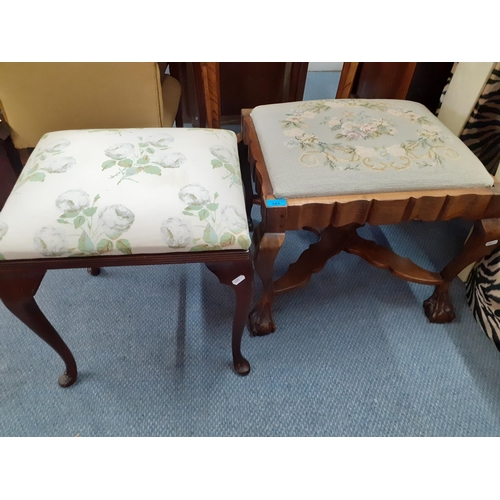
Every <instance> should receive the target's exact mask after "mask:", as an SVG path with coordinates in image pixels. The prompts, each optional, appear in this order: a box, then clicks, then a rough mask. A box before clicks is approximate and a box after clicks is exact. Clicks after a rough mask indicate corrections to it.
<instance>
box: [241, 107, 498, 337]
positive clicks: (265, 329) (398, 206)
mask: <svg viewBox="0 0 500 500" xmlns="http://www.w3.org/2000/svg"><path fill="white" fill-rule="evenodd" d="M250 112H251V110H249V109H244V110H242V135H243V141H244V143H245V144H246V145H247V146H248V160H249V163H250V169H251V171H252V174H253V178H254V181H255V186H256V190H257V200H258V203H259V204H260V206H261V213H262V222H261V223H260V224H259V226H257V228H256V229H255V231H254V234H253V240H252V253H253V259H254V267H255V270H256V272H257V274H258V275H259V277H260V279H261V280H262V284H263V292H262V296H261V298H260V300H259V302H258V303H257V305H256V306H255V307H254V309H253V310H252V311H251V313H250V328H251V331H252V333H253V334H254V335H267V334H269V333H271V332H274V331H275V329H276V324H275V321H274V318H273V311H272V306H273V300H274V296H275V295H278V294H280V293H284V292H287V291H290V290H294V289H296V288H299V287H302V286H304V285H305V284H306V283H307V282H308V281H309V279H310V278H311V276H312V274H313V273H317V272H319V271H321V269H323V267H324V266H325V264H326V262H327V261H328V259H330V258H331V257H333V256H334V255H336V254H338V253H340V252H341V251H345V252H348V253H352V254H356V255H358V256H360V257H362V258H363V259H365V260H366V261H368V262H369V263H370V264H372V265H374V266H376V267H379V268H382V269H388V270H389V271H390V272H391V273H393V274H394V275H396V276H398V277H399V278H402V279H404V280H406V281H412V282H414V283H420V284H426V285H434V286H435V289H434V293H433V294H432V295H431V297H430V298H429V299H427V300H426V301H425V302H424V311H425V314H426V316H427V318H428V319H429V321H431V322H433V323H447V322H450V321H452V320H453V319H454V318H455V313H454V310H453V306H452V304H451V301H450V298H449V296H448V289H449V286H450V283H451V281H452V280H453V279H454V278H455V277H456V276H457V275H458V273H460V272H461V271H462V270H463V269H464V268H465V267H467V266H468V265H469V264H470V263H472V262H475V261H476V260H479V259H480V258H481V257H483V256H485V255H487V254H488V253H490V252H491V251H492V250H493V248H494V247H495V246H497V245H498V244H499V240H500V219H499V217H500V183H499V182H497V181H496V180H495V181H496V182H495V185H494V186H493V187H491V188H476V189H453V190H435V191H408V192H394V193H376V194H359V195H341V196H325V197H315V198H291V199H288V200H287V204H286V206H275V207H268V206H267V205H268V201H269V200H274V199H276V197H275V196H274V193H273V188H272V185H271V182H270V179H269V175H268V172H267V168H266V164H265V161H264V157H263V155H262V151H261V148H260V145H259V140H258V138H257V133H256V131H255V128H254V124H253V121H252V118H251V116H250ZM458 217H461V218H464V219H469V220H472V221H474V229H473V231H472V234H471V235H470V237H469V239H468V240H467V242H466V243H465V245H464V246H463V248H462V250H461V251H460V252H459V254H458V255H457V256H456V257H455V258H453V259H452V260H451V261H450V262H449V264H448V265H447V266H446V267H445V268H444V269H443V270H442V271H441V272H440V273H436V272H431V271H427V270H425V269H423V268H421V267H419V266H417V265H416V264H414V263H413V262H412V261H411V260H410V259H408V258H403V257H401V256H399V255H397V254H396V253H394V252H393V251H392V250H391V249H389V248H386V247H383V246H381V245H378V244H377V243H375V242H373V241H369V240H365V239H363V238H361V237H360V236H359V235H358V234H357V232H356V230H357V229H358V228H359V227H362V226H363V225H364V224H366V223H370V224H372V225H381V224H398V223H400V222H406V221H411V220H421V221H438V220H443V221H446V220H450V219H454V218H458ZM303 228H318V229H321V232H320V233H319V241H317V242H316V243H314V244H312V245H310V246H309V248H308V249H306V250H305V251H304V252H303V253H302V254H301V256H300V257H299V259H298V260H297V261H296V262H295V263H293V264H291V265H290V266H289V268H288V271H287V272H286V273H285V274H284V275H283V276H282V277H281V278H279V279H278V280H276V281H274V276H273V273H274V262H275V260H276V257H277V255H278V253H279V250H280V248H281V246H282V244H283V242H284V240H285V232H286V231H291V230H298V229H303Z"/></svg>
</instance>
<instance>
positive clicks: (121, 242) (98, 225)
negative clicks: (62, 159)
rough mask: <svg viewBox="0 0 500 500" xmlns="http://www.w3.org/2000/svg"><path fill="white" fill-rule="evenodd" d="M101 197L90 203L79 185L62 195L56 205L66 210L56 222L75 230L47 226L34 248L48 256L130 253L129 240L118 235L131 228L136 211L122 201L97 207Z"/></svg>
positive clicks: (63, 210) (36, 238)
mask: <svg viewBox="0 0 500 500" xmlns="http://www.w3.org/2000/svg"><path fill="white" fill-rule="evenodd" d="M99 199H100V196H99V195H96V196H95V197H94V199H93V201H92V205H90V195H89V194H88V193H87V192H85V191H83V190H80V189H73V190H70V191H66V192H64V193H62V194H61V195H59V196H58V198H57V199H56V201H55V205H56V206H57V208H59V209H60V210H61V211H62V212H63V213H62V214H61V215H60V216H59V218H58V219H57V220H56V222H57V223H58V224H61V225H62V226H67V225H71V226H72V227H73V229H74V230H75V231H76V232H74V231H71V230H69V229H68V230H66V229H64V228H63V227H57V226H45V227H43V228H41V229H40V230H39V231H38V232H37V233H36V234H35V236H34V240H33V243H34V246H35V249H36V250H37V251H38V252H39V253H41V254H42V255H44V256H46V257H81V256H91V255H103V254H105V253H109V252H112V251H113V249H114V248H116V250H117V251H119V252H121V253H124V254H127V255H128V254H131V253H132V247H131V245H130V242H129V241H128V240H125V239H118V238H120V237H121V236H122V234H123V233H125V232H126V231H128V230H129V229H130V227H131V226H132V224H133V223H134V220H135V215H134V214H133V213H132V212H131V211H130V210H129V209H128V208H127V207H125V206H123V205H109V206H106V207H102V208H101V209H100V210H98V208H99V207H98V206H96V203H97V202H98V200H99ZM0 230H1V226H0ZM0 234H1V231H0ZM114 240H117V241H116V243H115V241H114Z"/></svg>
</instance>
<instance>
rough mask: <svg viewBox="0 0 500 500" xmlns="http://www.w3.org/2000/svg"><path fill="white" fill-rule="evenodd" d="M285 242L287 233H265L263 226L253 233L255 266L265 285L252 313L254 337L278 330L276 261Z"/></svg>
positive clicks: (251, 321) (251, 327)
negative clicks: (275, 279) (275, 282)
mask: <svg viewBox="0 0 500 500" xmlns="http://www.w3.org/2000/svg"><path fill="white" fill-rule="evenodd" d="M284 241H285V233H264V229H263V226H262V224H259V225H258V226H257V228H256V229H255V231H254V233H253V248H254V257H253V259H254V266H255V271H256V272H257V274H258V275H259V278H260V279H261V281H262V285H263V291H262V296H261V298H260V300H259V303H258V304H257V305H256V306H255V307H254V308H253V309H252V311H251V313H250V331H251V332H252V333H253V334H254V335H268V334H269V333H272V332H274V331H275V330H276V323H275V322H274V318H273V310H272V307H273V301H274V291H273V274H274V261H275V260H276V257H277V256H278V253H279V251H280V248H281V245H283V242H284Z"/></svg>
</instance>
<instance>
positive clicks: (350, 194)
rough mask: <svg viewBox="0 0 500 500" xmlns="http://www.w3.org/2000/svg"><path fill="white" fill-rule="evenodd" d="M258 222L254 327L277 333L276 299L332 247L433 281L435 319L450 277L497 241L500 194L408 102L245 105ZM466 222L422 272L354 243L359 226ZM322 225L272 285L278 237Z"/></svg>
mask: <svg viewBox="0 0 500 500" xmlns="http://www.w3.org/2000/svg"><path fill="white" fill-rule="evenodd" d="M242 120H243V121H242V125H243V139H244V142H245V144H247V145H248V146H249V159H250V163H251V165H252V166H253V167H254V177H255V182H256V188H257V191H258V196H259V197H260V198H261V203H260V205H261V211H262V223H261V224H260V225H259V226H258V227H257V229H256V230H255V232H254V246H255V252H254V265H255V269H256V272H257V273H258V274H259V276H260V278H261V280H262V282H263V294H262V297H261V299H260V301H259V303H258V304H257V305H256V307H255V308H254V309H253V311H252V312H251V315H250V322H251V328H252V331H253V332H254V333H255V334H260V335H264V334H267V333H270V332H272V331H274V330H275V328H276V325H275V322H274V318H273V313H272V304H273V300H274V295H276V294H279V293H283V292H286V291H289V290H293V289H295V288H298V287H300V286H303V285H305V284H306V283H307V282H308V280H309V279H310V278H311V275H312V274H313V273H316V272H318V271H320V270H321V269H323V267H324V266H325V264H326V262H327V260H328V259H329V258H330V257H332V256H334V255H336V254H337V253H339V252H341V251H342V250H344V251H346V252H349V253H354V254H356V255H359V256H360V257H362V258H364V259H366V260H367V261H368V262H370V263H371V264H373V265H375V266H377V267H381V268H384V269H388V270H389V271H390V272H392V273H393V274H395V275H396V276H398V277H400V278H403V279H405V280H407V281H413V282H416V283H422V284H429V285H434V286H435V291H434V294H433V295H432V296H431V297H430V298H429V299H428V300H427V301H425V303H424V309H425V313H426V315H427V317H428V318H429V320H430V321H433V322H448V321H451V320H452V319H453V318H454V317H455V315H454V312H453V307H452V305H451V303H450V300H449V297H448V288H449V285H450V282H451V281H452V280H453V279H454V278H455V277H456V276H457V274H458V273H459V272H460V271H461V270H462V269H464V268H465V267H466V266H467V265H468V264H469V263H471V262H474V261H475V260H477V259H478V258H480V257H481V256H483V255H486V254H487V253H490V252H491V250H492V247H493V246H496V245H498V241H499V239H500V224H499V219H498V217H500V187H499V185H498V182H497V181H496V180H495V179H494V178H493V177H492V176H491V175H490V174H488V172H487V171H486V170H485V168H484V167H483V165H482V164H481V163H480V161H479V160H478V159H477V158H476V157H475V155H474V154H473V153H472V152H471V151H470V150H469V149H468V148H467V147H466V146H465V145H464V144H463V143H462V142H461V141H460V140H459V139H458V138H457V137H456V136H454V135H453V134H452V132H450V131H449V130H448V129H447V128H446V127H445V126H444V125H443V124H442V123H441V122H440V121H439V120H438V119H437V118H436V117H435V116H434V115H433V114H432V113H430V112H429V111H428V110H427V109H426V108H425V107H424V106H422V105H420V104H417V103H415V102H410V101H399V100H375V99H373V100H367V99H338V100H335V99H334V100H321V101H305V102H295V103H284V104H272V105H266V106H259V107H256V108H255V109H253V110H244V111H243V116H242ZM456 217H462V218H465V219H470V220H473V221H475V224H474V230H473V232H472V234H471V236H470V237H469V239H468V240H467V242H466V244H465V245H464V247H463V250H462V251H461V252H460V253H459V255H457V256H456V257H455V258H454V259H453V260H451V262H450V263H449V264H448V265H447V266H446V267H445V268H444V269H443V270H442V271H441V272H440V273H437V272H431V271H427V270H425V269H422V268H420V267H419V266H417V265H416V264H414V263H413V262H411V261H410V260H409V259H405V258H402V257H400V256H398V255H396V254H395V253H394V252H393V251H392V250H390V249H389V248H385V247H382V246H379V245H378V244H376V243H375V242H373V241H367V240H364V239H363V238H361V237H360V236H359V235H358V234H357V232H356V230H357V228H359V227H361V226H363V225H364V224H366V223H369V224H373V225H379V224H397V223H399V222H403V221H410V220H422V221H436V220H449V219H452V218H456ZM302 228H317V229H321V232H320V233H319V241H318V242H317V243H315V244H313V245H311V246H310V247H309V248H308V249H306V250H305V251H304V252H303V253H302V255H301V256H300V257H299V259H298V260H297V262H295V263H293V264H291V265H290V267H289V269H288V271H287V272H286V273H285V275H284V276H282V277H281V278H279V279H278V280H277V281H274V280H273V268H274V261H275V259H276V256H277V255H278V252H279V250H280V247H281V245H282V244H283V241H284V239H285V232H286V231H288V230H296V229H302Z"/></svg>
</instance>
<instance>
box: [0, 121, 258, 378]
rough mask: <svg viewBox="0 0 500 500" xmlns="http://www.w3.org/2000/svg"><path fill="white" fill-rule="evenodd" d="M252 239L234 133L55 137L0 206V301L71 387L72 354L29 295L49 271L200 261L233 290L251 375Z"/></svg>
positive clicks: (238, 362)
mask: <svg viewBox="0 0 500 500" xmlns="http://www.w3.org/2000/svg"><path fill="white" fill-rule="evenodd" d="M249 246H250V236H249V230H248V225H247V222H246V214H245V202H244V197H243V191H242V182H241V174H240V167H239V161H238V154H237V140H236V135H235V134H234V133H233V132H230V131H223V130H212V129H175V128H172V129H168V128H146V129H113V130H107V129H106V130H105V129H99V130H71V131H58V132H51V133H48V134H46V135H45V136H43V137H42V139H41V140H40V142H39V143H38V145H37V146H36V148H35V149H34V151H33V152H32V154H31V156H30V158H29V160H28V162H27V164H26V166H25V167H24V169H23V171H22V173H21V175H20V177H19V179H18V181H17V183H16V184H15V186H14V188H13V190H12V192H11V194H10V196H9V198H8V200H7V201H6V203H5V206H4V208H3V210H2V211H1V213H0V298H1V299H2V301H3V302H4V304H5V305H6V306H7V307H8V308H9V309H10V310H11V311H12V312H13V313H14V314H15V315H16V316H18V317H19V319H21V320H22V321H23V322H24V323H26V324H27V325H28V326H29V327H30V328H31V329H32V330H33V331H34V332H35V333H36V334H38V335H39V336H40V337H41V338H42V339H43V340H45V341H46V342H47V343H48V344H49V345H50V346H51V347H53V348H54V349H55V350H56V351H57V352H58V354H59V355H60V356H61V357H62V358H63V360H64V362H65V363H66V372H65V374H64V375H63V376H61V378H60V380H59V383H60V385H62V386H68V385H71V384H72V383H73V382H74V381H75V380H76V377H77V371H76V364H75V361H74V358H73V356H72V354H71V352H70V351H69V349H68V348H67V346H66V344H65V343H64V342H63V341H62V339H61V337H60V336H59V335H58V333H57V332H56V331H55V330H54V329H53V328H52V326H51V325H50V323H49V322H48V321H47V320H46V319H45V317H44V316H43V314H42V313H41V311H40V310H39V309H38V307H37V306H36V303H35V301H34V295H35V293H36V290H37V288H38V286H39V284H40V282H41V280H42V279H43V276H44V274H45V272H46V271H47V270H48V269H60V268H81V267H83V268H90V270H92V274H98V270H99V268H100V267H105V266H120V265H151V264H169V263H190V262H204V263H205V264H206V265H207V267H208V268H209V270H210V271H212V272H213V273H214V274H216V276H217V277H218V278H219V280H220V281H221V283H224V284H227V285H229V286H231V287H232V288H233V289H234V290H235V292H236V303H237V304H236V312H235V316H234V322H233V340H232V349H233V362H234V367H235V370H236V371H237V372H238V373H240V374H247V373H248V372H249V370H250V365H249V364H248V361H247V360H246V359H245V358H244V357H243V356H242V354H241V350H240V346H241V338H242V334H243V330H244V326H245V322H246V316H247V312H248V309H249V306H250V300H251V293H252V284H253V279H252V266H251V261H250V255H249V251H248V249H249ZM131 293H133V287H132V286H131ZM137 313H138V314H140V311H137Z"/></svg>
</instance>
